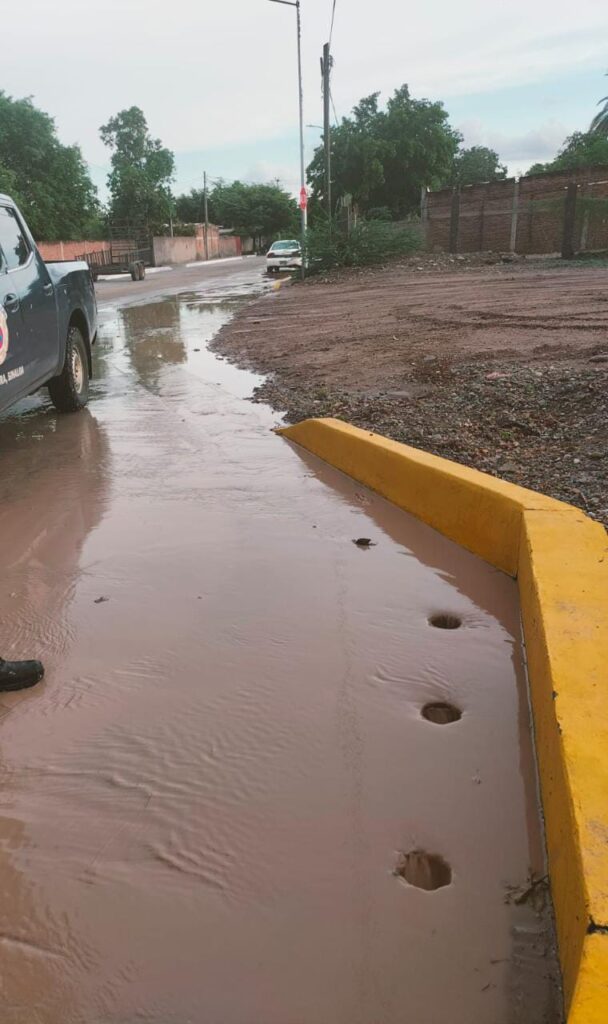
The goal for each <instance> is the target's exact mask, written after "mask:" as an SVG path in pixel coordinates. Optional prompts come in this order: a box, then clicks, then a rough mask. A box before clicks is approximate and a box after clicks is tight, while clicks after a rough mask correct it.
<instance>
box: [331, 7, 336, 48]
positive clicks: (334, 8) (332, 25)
mask: <svg viewBox="0 0 608 1024" xmlns="http://www.w3.org/2000/svg"><path fill="white" fill-rule="evenodd" d="M335 17H336V0H334V2H333V6H332V9H331V25H330V27H329V45H330V47H331V37H332V35H333V33H334V19H335Z"/></svg>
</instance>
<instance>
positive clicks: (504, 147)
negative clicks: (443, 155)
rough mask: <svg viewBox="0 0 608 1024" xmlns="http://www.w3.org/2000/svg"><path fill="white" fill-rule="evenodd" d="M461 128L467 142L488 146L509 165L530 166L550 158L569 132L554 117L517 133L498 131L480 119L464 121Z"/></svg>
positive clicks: (459, 126) (472, 144)
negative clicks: (510, 133)
mask: <svg viewBox="0 0 608 1024" xmlns="http://www.w3.org/2000/svg"><path fill="white" fill-rule="evenodd" d="M458 128H459V130H460V131H461V132H462V135H463V136H464V145H465V146H489V147H490V149H494V150H495V151H496V152H497V153H498V155H499V156H500V159H501V161H503V162H504V163H506V164H507V165H509V167H511V166H513V165H517V166H522V167H529V166H530V165H531V164H533V163H537V162H538V161H546V160H551V159H552V158H553V157H554V156H555V155H556V154H557V151H558V150H559V149H560V148H561V146H562V144H563V142H564V139H565V138H566V136H567V135H568V128H567V127H566V125H564V124H563V123H562V122H561V121H557V120H554V119H551V120H549V121H545V122H544V124H541V125H540V126H539V127H538V128H535V129H532V130H530V131H527V132H522V133H521V134H517V135H509V134H505V133H504V132H500V131H496V130H495V129H493V128H490V127H488V126H487V125H485V124H483V123H482V122H481V121H479V120H471V121H464V122H463V123H462V124H460V125H458Z"/></svg>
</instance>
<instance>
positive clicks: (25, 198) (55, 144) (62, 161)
mask: <svg viewBox="0 0 608 1024" xmlns="http://www.w3.org/2000/svg"><path fill="white" fill-rule="evenodd" d="M0 191H4V192H8V193H9V194H10V195H11V196H12V197H13V198H14V199H16V201H17V202H18V203H19V205H20V206H21V208H22V210H23V213H24V215H25V217H26V220H27V222H28V224H29V226H30V229H31V231H32V233H33V234H34V236H35V237H36V238H37V239H39V240H40V241H54V240H57V239H66V240H68V239H78V238H85V237H86V236H87V235H88V236H90V235H91V234H93V233H95V232H97V231H98V230H99V207H98V203H97V193H96V190H95V187H94V185H93V183H92V181H91V179H90V177H89V173H88V170H87V167H86V164H85V162H84V160H83V158H82V153H81V152H80V149H79V148H78V146H64V145H63V144H62V143H61V142H60V141H59V139H58V138H57V132H56V129H55V122H54V121H53V119H52V118H51V117H49V115H48V114H45V113H44V111H42V110H38V108H37V107H35V106H34V104H33V103H32V101H31V99H20V100H15V99H13V98H12V97H11V96H8V95H7V94H6V93H4V92H2V91H0Z"/></svg>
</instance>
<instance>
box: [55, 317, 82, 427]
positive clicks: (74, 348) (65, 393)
mask: <svg viewBox="0 0 608 1024" xmlns="http://www.w3.org/2000/svg"><path fill="white" fill-rule="evenodd" d="M48 388H49V394H50V396H51V401H52V403H53V405H54V406H55V408H56V409H57V410H58V411H59V412H78V410H79V409H83V408H84V406H85V405H86V404H87V402H88V399H89V360H88V356H87V347H86V344H85V340H84V338H83V336H82V331H81V330H80V328H78V327H76V326H72V327H70V329H69V330H68V338H67V343H66V347H65V362H64V364H63V369H62V371H61V373H60V374H59V376H58V377H53V379H52V380H50V381H49V384H48Z"/></svg>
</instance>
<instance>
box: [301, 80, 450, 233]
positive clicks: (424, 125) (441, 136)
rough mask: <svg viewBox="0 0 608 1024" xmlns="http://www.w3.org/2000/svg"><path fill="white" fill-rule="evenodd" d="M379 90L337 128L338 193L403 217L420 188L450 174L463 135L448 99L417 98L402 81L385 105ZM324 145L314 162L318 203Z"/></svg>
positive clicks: (335, 189) (334, 144) (335, 175)
mask: <svg viewBox="0 0 608 1024" xmlns="http://www.w3.org/2000/svg"><path fill="white" fill-rule="evenodd" d="M379 95H380V94H379V93H373V94H372V95H371V96H366V97H365V98H364V99H362V100H361V101H360V103H359V104H358V105H357V106H356V107H355V108H354V109H353V112H352V116H350V117H345V118H343V119H342V121H341V123H340V125H339V126H338V127H337V128H335V129H334V130H333V132H332V140H331V150H332V182H333V186H332V187H333V198H334V200H337V199H339V198H340V197H341V196H344V195H347V194H350V195H351V196H352V198H353V201H354V202H356V203H357V204H358V205H359V208H360V210H361V212H362V213H367V212H368V211H369V210H388V211H389V212H390V215H391V217H393V218H395V219H398V218H400V217H403V216H404V215H406V214H408V213H410V212H411V211H413V210H417V209H418V207H419V204H420V189H421V188H422V187H423V186H429V187H438V186H439V185H440V184H441V183H442V182H443V181H445V180H446V178H447V177H448V176H449V174H450V171H451V168H452V165H453V161H454V157H455V155H456V152H457V150H458V146H459V144H460V142H461V136H460V134H459V133H458V132H457V131H454V129H453V128H452V127H451V126H450V125H449V124H448V115H447V112H446V110H445V109H444V107H443V104H442V103H432V102H431V101H430V100H424V99H423V100H416V99H413V98H412V97H411V96H410V92H409V89H408V87H407V85H403V86H401V88H400V89H397V90H396V91H395V93H394V94H393V95H392V96H391V98H390V99H389V100H388V103H387V105H386V109H384V110H381V109H380V106H379V102H378V98H379ZM324 160H325V157H324V149H323V146H319V147H318V149H317V150H316V151H315V155H314V157H313V160H312V162H311V164H310V166H309V168H308V181H309V183H310V185H311V189H312V196H313V201H314V202H313V207H314V205H318V203H319V202H322V201H323V200H324V198H325V197H324V191H325V162H324Z"/></svg>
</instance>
